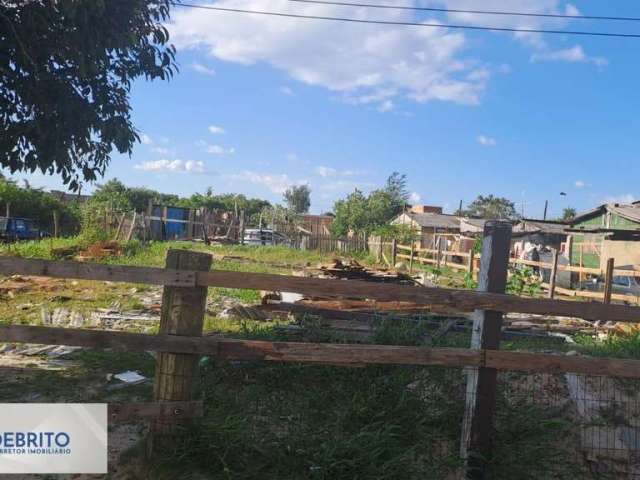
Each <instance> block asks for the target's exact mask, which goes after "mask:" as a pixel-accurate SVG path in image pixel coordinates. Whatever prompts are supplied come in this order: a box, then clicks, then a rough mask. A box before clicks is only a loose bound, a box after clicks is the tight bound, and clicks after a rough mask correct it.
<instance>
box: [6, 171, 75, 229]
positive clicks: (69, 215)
mask: <svg viewBox="0 0 640 480" xmlns="http://www.w3.org/2000/svg"><path fill="white" fill-rule="evenodd" d="M2 204H3V205H2ZM7 204H8V208H7ZM0 205H2V207H4V208H3V209H2V210H0V216H4V215H5V214H6V212H7V210H9V213H10V215H11V216H12V217H24V218H31V219H33V220H35V221H36V223H37V224H38V227H39V228H41V229H42V230H45V231H47V232H49V233H53V212H54V211H57V212H58V215H59V222H60V228H61V232H59V233H60V234H62V235H68V234H73V233H77V231H78V229H79V225H80V208H79V206H78V205H77V204H76V203H72V204H68V205H66V204H64V203H62V202H61V201H60V200H58V199H57V198H56V197H54V196H53V195H52V194H50V193H48V192H45V191H43V190H40V189H33V188H20V187H19V186H18V185H17V184H16V183H15V182H14V181H12V180H7V179H0Z"/></svg>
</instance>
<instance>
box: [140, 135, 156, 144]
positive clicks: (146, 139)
mask: <svg viewBox="0 0 640 480" xmlns="http://www.w3.org/2000/svg"><path fill="white" fill-rule="evenodd" d="M140 142H141V143H142V144H143V145H152V144H153V140H152V139H151V137H150V136H149V135H147V134H146V133H143V134H142V135H140Z"/></svg>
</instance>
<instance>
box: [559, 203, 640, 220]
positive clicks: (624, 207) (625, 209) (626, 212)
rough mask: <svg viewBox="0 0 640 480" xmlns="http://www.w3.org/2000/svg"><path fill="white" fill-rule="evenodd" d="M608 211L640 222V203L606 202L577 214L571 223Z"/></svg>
mask: <svg viewBox="0 0 640 480" xmlns="http://www.w3.org/2000/svg"><path fill="white" fill-rule="evenodd" d="M606 212H611V213H615V214H616V215H619V216H620V217H623V218H626V219H627V220H631V221H633V222H638V223H640V204H638V203H633V204H620V203H605V204H604V205H600V206H599V207H597V208H594V209H592V210H589V211H586V212H584V213H581V214H580V215H577V216H576V217H575V218H574V219H573V220H572V221H571V225H575V224H576V223H580V222H583V221H585V220H588V219H590V218H593V217H596V216H598V215H602V214H604V213H606Z"/></svg>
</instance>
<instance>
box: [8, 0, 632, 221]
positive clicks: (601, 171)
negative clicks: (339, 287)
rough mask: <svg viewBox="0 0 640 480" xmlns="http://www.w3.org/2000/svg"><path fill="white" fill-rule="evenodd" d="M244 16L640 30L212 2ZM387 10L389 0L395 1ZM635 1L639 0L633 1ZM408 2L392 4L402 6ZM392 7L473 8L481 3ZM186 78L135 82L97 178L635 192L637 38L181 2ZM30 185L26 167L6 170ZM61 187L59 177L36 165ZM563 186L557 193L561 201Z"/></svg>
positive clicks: (449, 202)
mask: <svg viewBox="0 0 640 480" xmlns="http://www.w3.org/2000/svg"><path fill="white" fill-rule="evenodd" d="M217 3H219V4H221V5H224V6H232V7H239V8H249V9H263V10H264V9H268V10H272V11H283V12H284V11H287V12H295V13H298V12H299V13H304V14H316V15H317V14H320V15H340V16H352V17H358V18H378V19H385V20H416V19H417V20H428V19H437V20H439V21H442V22H445V21H449V22H455V23H466V24H470V25H481V24H482V25H498V26H515V27H533V28H569V29H581V30H600V31H611V30H616V31H624V32H632V31H634V29H635V31H637V32H640V23H638V24H635V25H634V24H627V23H605V22H602V23H601V22H594V21H570V22H567V21H563V20H539V19H528V18H515V19H514V18H509V17H500V18H498V17H481V16H464V15H450V16H449V17H446V16H441V15H416V14H414V13H411V12H393V11H376V10H371V9H353V8H351V9H349V8H346V7H336V6H331V7H330V6H313V5H300V4H294V3H292V2H287V1H286V0H270V1H267V0H219V1H218V2H217ZM380 3H393V2H392V1H391V0H388V1H386V2H380ZM398 3H399V2H398ZM482 3H483V4H482V6H483V8H486V9H510V10H516V11H533V12H541V13H553V12H556V13H557V12H559V13H565V12H569V13H576V12H579V13H581V14H585V15H588V14H608V15H612V14H614V15H635V16H640V6H638V5H637V2H633V1H632V0H628V1H623V0H620V1H617V2H615V3H614V4H609V2H606V3H605V2H597V1H575V2H571V3H568V2H564V1H558V0H511V1H503V0H488V1H486V2H482ZM634 3H635V5H634ZM399 4H400V3H399ZM401 4H405V5H406V4H413V5H416V4H420V5H433V6H446V7H449V8H465V7H471V8H477V7H478V2H475V1H473V0H455V1H454V0H438V1H420V2H417V1H415V2H414V1H413V0H407V1H404V2H402V3H401ZM170 29H171V33H172V35H173V37H172V38H173V41H174V42H175V43H176V46H177V47H178V61H179V63H180V68H181V71H180V74H179V75H177V76H176V77H175V78H174V79H173V80H172V81H170V82H164V83H163V82H153V83H147V82H144V81H139V82H137V83H136V84H135V85H134V88H133V92H132V104H133V118H134V121H135V124H136V126H137V127H138V128H139V130H140V131H141V132H142V133H143V134H144V135H143V139H144V142H143V144H140V145H137V146H136V148H135V151H134V154H133V156H132V157H131V158H129V157H127V156H120V155H115V156H114V158H113V161H112V163H111V165H110V167H109V169H108V172H107V175H106V177H105V178H107V179H108V178H113V177H117V178H119V179H121V180H122V181H124V182H125V183H126V184H129V185H134V186H147V187H150V188H155V189H158V190H161V191H164V192H168V193H177V194H181V195H189V194H191V193H194V192H203V191H204V190H205V189H206V188H207V187H208V186H211V187H213V189H214V191H215V192H217V193H224V192H238V193H244V194H246V195H251V196H257V197H262V198H267V199H268V200H270V201H274V202H278V201H280V200H281V197H282V190H283V189H284V188H286V187H287V186H289V185H293V184H300V183H308V184H309V185H310V187H311V190H312V207H311V209H312V211H313V212H320V211H326V210H329V209H330V208H331V206H332V205H333V202H334V201H335V200H336V199H337V198H340V197H343V196H345V195H346V194H348V193H349V192H350V191H353V189H354V188H360V189H362V190H365V191H368V190H370V189H372V188H376V187H377V186H380V185H381V184H383V182H384V180H385V178H386V177H387V176H388V175H389V174H390V173H391V172H392V171H394V170H397V171H399V172H402V173H406V174H407V177H408V179H409V186H410V190H411V192H412V195H413V198H414V201H418V202H420V203H428V204H433V205H442V206H443V207H444V208H445V211H452V210H454V209H455V208H457V206H458V203H459V201H460V200H462V201H463V202H464V203H465V204H466V203H468V202H470V201H472V200H473V199H474V198H475V197H476V196H477V195H478V194H495V195H500V196H506V197H507V198H509V199H511V200H512V201H514V202H516V203H517V205H518V209H522V203H523V202H524V211H525V214H526V215H527V216H531V217H535V216H541V215H542V210H543V207H544V202H545V200H549V203H550V216H556V215H560V214H561V211H562V209H563V208H564V207H566V206H572V207H574V208H577V209H578V210H584V209H588V208H591V207H592V206H594V205H596V204H599V203H602V202H604V201H607V200H614V199H615V200H618V201H628V200H631V199H636V198H637V196H638V195H640V192H639V189H638V179H639V178H640V176H639V175H638V174H639V173H640V162H639V161H638V152H639V151H640V148H639V147H640V135H638V132H639V131H640V115H639V114H638V112H639V111H640V108H639V107H640V96H639V95H638V78H639V73H640V71H639V70H640V66H639V65H640V63H639V62H638V51H639V47H640V39H636V40H634V39H614V38H596V37H570V36H541V35H526V36H516V35H514V34H507V33H491V32H472V31H464V32H462V31H452V30H446V29H429V28H419V27H386V26H384V27H382V26H375V25H352V24H343V23H334V22H321V21H312V20H294V19H282V18H271V17H267V18H266V17H258V16H248V15H238V14H232V13H219V12H207V11H196V10H187V9H184V10H182V9H181V10H180V11H176V12H175V14H174V23H173V24H172V25H171V26H170ZM14 177H15V178H23V177H25V175H15V176H14ZM27 178H29V179H30V181H31V182H32V183H33V184H35V185H37V186H45V187H47V188H59V187H60V186H61V183H60V181H59V180H58V179H57V178H55V177H45V176H42V175H29V176H27ZM560 192H566V194H567V195H566V196H560Z"/></svg>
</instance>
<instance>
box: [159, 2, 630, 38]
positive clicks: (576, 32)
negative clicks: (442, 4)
mask: <svg viewBox="0 0 640 480" xmlns="http://www.w3.org/2000/svg"><path fill="white" fill-rule="evenodd" d="M172 5H174V6H176V7H187V8H199V9H202V10H215V11H219V12H232V13H247V14H253V15H268V16H274V17H287V18H303V19H309V20H330V21H335V22H349V23H368V24H374V25H396V26H408V27H431V28H451V29H460V30H489V31H493V32H518V33H545V34H555V35H580V36H592V37H618V38H640V34H637V33H614V32H589V31H580V30H544V29H537V28H509V27H488V26H478V25H454V24H444V23H420V22H397V21H390V20H363V19H359V18H347V17H329V16H321V15H302V14H296V13H281V12H267V11H263V10H244V9H240V8H227V7H214V6H212V5H194V4H190V3H172Z"/></svg>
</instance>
